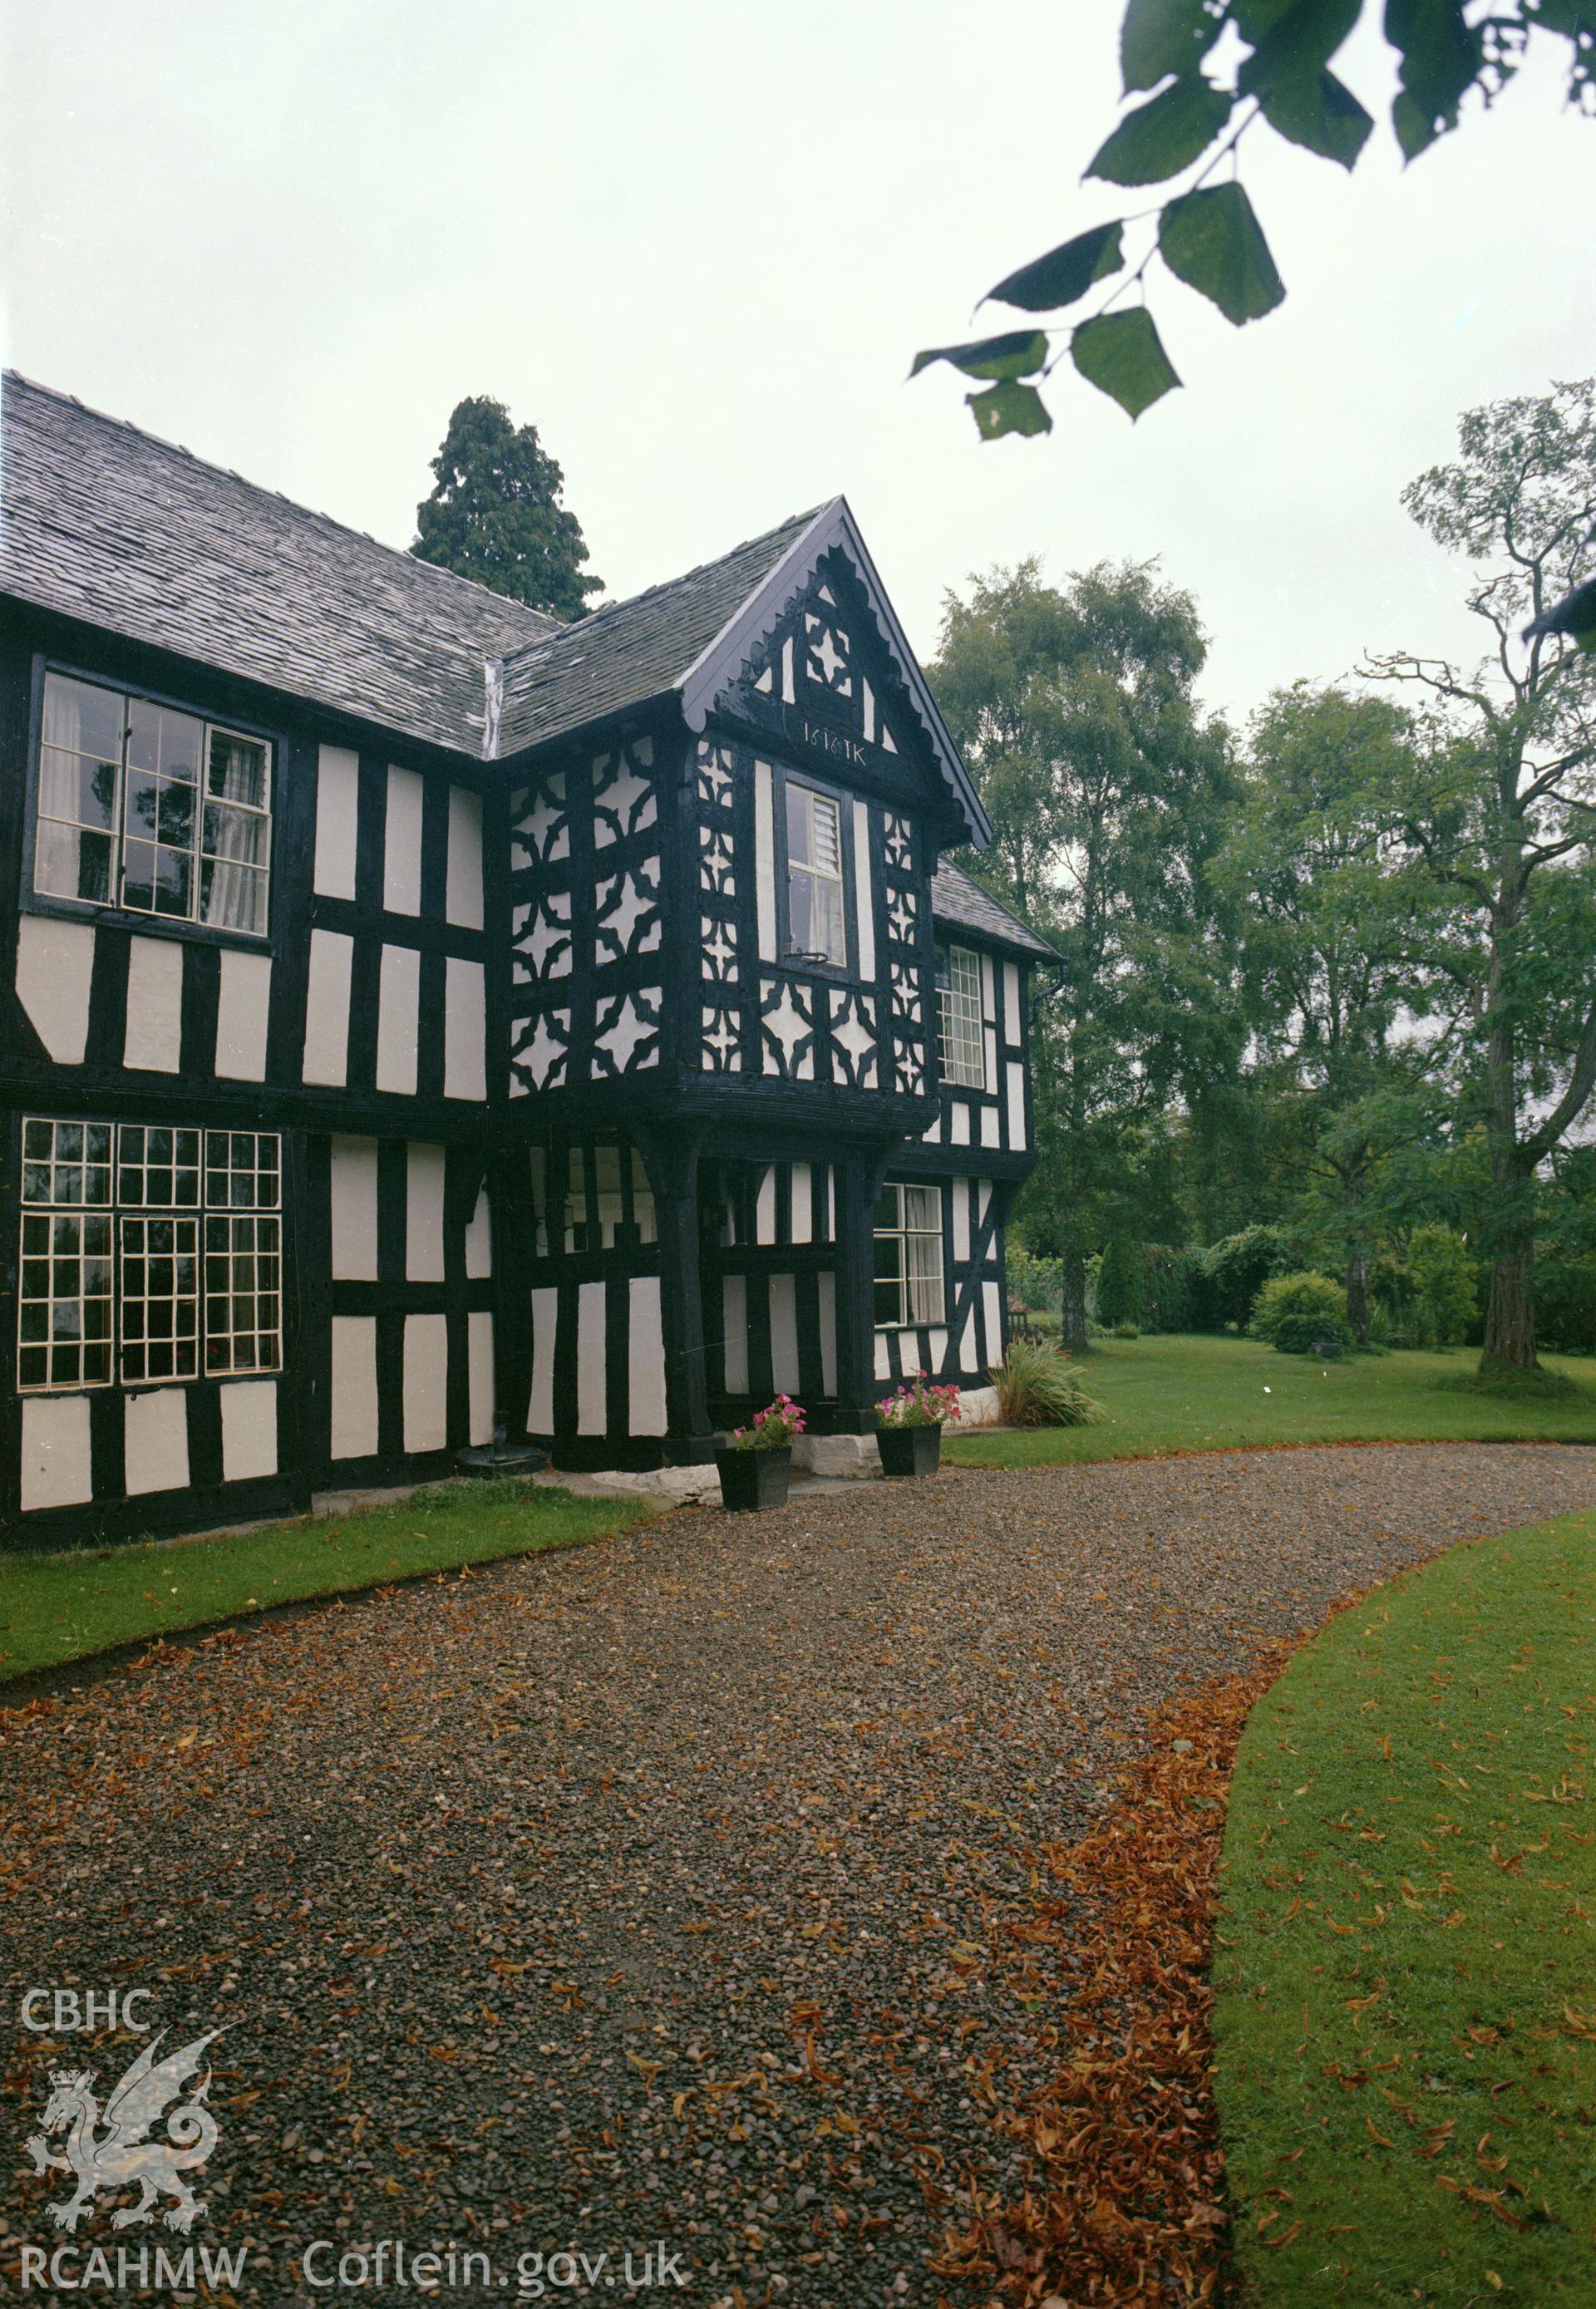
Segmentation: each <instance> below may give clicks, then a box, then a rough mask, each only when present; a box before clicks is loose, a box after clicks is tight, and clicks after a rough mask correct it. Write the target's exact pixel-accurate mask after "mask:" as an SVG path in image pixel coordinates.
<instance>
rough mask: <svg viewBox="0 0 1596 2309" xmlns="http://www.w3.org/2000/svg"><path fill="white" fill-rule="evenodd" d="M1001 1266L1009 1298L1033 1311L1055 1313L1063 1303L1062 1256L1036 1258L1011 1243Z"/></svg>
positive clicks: (1016, 1244) (1033, 1254)
mask: <svg viewBox="0 0 1596 2309" xmlns="http://www.w3.org/2000/svg"><path fill="white" fill-rule="evenodd" d="M1004 1266H1005V1267H1006V1269H1007V1274H1008V1282H1009V1296H1010V1298H1011V1300H1012V1301H1015V1302H1018V1304H1019V1305H1020V1306H1021V1307H1024V1308H1026V1309H1027V1310H1029V1311H1032V1312H1037V1313H1041V1312H1044V1311H1048V1312H1051V1313H1053V1314H1055V1315H1056V1314H1057V1313H1058V1311H1059V1309H1060V1308H1061V1307H1062V1306H1063V1302H1064V1262H1063V1259H1062V1258H1037V1256H1036V1255H1035V1253H1034V1252H1032V1251H1028V1250H1023V1249H1022V1248H1021V1247H1020V1245H1019V1243H1013V1242H1011V1244H1010V1245H1009V1248H1008V1252H1007V1255H1006V1258H1005V1259H1004Z"/></svg>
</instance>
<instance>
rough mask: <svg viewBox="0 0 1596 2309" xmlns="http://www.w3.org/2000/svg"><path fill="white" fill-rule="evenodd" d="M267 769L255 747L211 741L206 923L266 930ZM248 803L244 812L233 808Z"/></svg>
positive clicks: (215, 738)
mask: <svg viewBox="0 0 1596 2309" xmlns="http://www.w3.org/2000/svg"><path fill="white" fill-rule="evenodd" d="M264 782H265V763H264V761H263V759H262V757H261V756H260V754H259V752H258V751H257V750H256V748H254V747H252V746H251V747H246V746H241V745H239V744H238V743H237V742H236V740H234V739H229V738H224V737H222V736H221V734H220V733H219V732H217V733H213V736H212V739H211V759H210V764H209V775H208V778H207V781H206V790H207V795H208V800H207V802H206V806H205V826H204V852H205V857H206V865H205V869H204V871H205V897H204V919H205V921H208V922H213V923H214V924H215V925H216V926H217V927H218V928H219V929H221V930H264V929H265V888H266V878H265V873H264V872H263V871H259V870H256V871H251V870H249V869H263V868H264V867H265V863H266V840H267V832H268V828H269V826H270V823H271V821H270V820H269V818H267V817H265V815H264V814H260V811H261V804H262V803H263V802H264V801H265V792H264V791H263V787H264ZM230 803H243V804H246V805H247V807H246V808H243V809H236V808H235V809H230V808H228V807H227V805H228V804H230Z"/></svg>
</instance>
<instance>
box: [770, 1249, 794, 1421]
mask: <svg viewBox="0 0 1596 2309" xmlns="http://www.w3.org/2000/svg"><path fill="white" fill-rule="evenodd" d="M770 1376H771V1379H772V1380H773V1382H774V1383H775V1387H776V1393H777V1395H796V1394H797V1392H798V1287H797V1284H796V1282H795V1281H794V1277H793V1276H790V1275H773V1276H771V1278H770Z"/></svg>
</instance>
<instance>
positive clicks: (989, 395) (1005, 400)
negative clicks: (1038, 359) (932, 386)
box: [965, 376, 1053, 441]
mask: <svg viewBox="0 0 1596 2309" xmlns="http://www.w3.org/2000/svg"><path fill="white" fill-rule="evenodd" d="M965 400H966V402H967V404H968V407H969V412H970V415H971V416H972V417H973V418H974V419H975V420H976V431H977V432H978V433H979V434H980V436H981V438H982V439H983V441H1001V440H1002V437H1003V435H1004V434H1005V433H1051V432H1052V430H1053V419H1052V418H1051V417H1050V416H1049V415H1048V413H1047V409H1046V405H1045V402H1044V401H1043V399H1042V396H1041V394H1040V393H1038V392H1037V388H1036V386H1035V385H1021V384H1019V381H1018V379H1016V378H1014V377H1011V376H1009V377H1004V378H1003V379H1002V383H1001V384H998V385H988V387H987V389H986V391H985V392H984V393H966V394H965Z"/></svg>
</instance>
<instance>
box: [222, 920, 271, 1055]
mask: <svg viewBox="0 0 1596 2309" xmlns="http://www.w3.org/2000/svg"><path fill="white" fill-rule="evenodd" d="M271 1010H272V957H271V956H270V955H269V954H240V953H239V951H238V950H237V948H236V947H223V949H222V954H221V995H220V997H219V999H218V1001H217V1005H216V1071H217V1074H218V1075H219V1076H221V1077H222V1079H223V1080H224V1081H227V1082H265V1078H266V1025H267V1021H268V1020H269V1018H270V1016H271Z"/></svg>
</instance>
